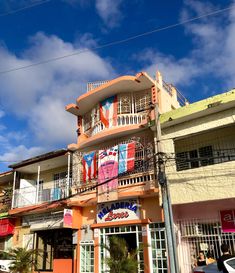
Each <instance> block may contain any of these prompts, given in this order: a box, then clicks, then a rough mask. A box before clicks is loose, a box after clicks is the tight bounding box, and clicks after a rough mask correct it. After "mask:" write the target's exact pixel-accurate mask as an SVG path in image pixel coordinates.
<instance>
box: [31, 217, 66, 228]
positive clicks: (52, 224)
mask: <svg viewBox="0 0 235 273" xmlns="http://www.w3.org/2000/svg"><path fill="white" fill-rule="evenodd" d="M63 224H64V219H63V218H62V219H60V220H59V221H58V220H48V221H45V222H43V223H35V224H31V226H30V230H32V231H36V230H48V229H58V228H63Z"/></svg>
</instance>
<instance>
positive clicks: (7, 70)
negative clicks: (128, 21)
mask: <svg viewBox="0 0 235 273" xmlns="http://www.w3.org/2000/svg"><path fill="white" fill-rule="evenodd" d="M48 1H49V0H48ZM234 7H235V5H231V6H229V7H226V8H223V9H219V10H215V11H212V12H209V13H205V14H202V15H199V16H196V17H193V18H191V19H187V20H183V21H181V22H179V23H175V24H171V25H168V26H165V27H160V28H155V29H152V30H150V31H146V32H143V33H139V34H137V35H133V36H129V37H127V38H124V39H121V40H116V41H112V42H109V43H106V44H103V45H99V46H94V47H91V48H89V49H88V48H85V49H81V50H78V51H76V52H74V53H70V54H66V55H63V56H58V57H54V58H50V59H46V60H41V61H39V62H37V63H32V64H29V65H25V66H20V67H14V68H11V69H6V70H2V71H0V74H1V75H2V74H7V73H10V72H15V71H19V70H23V69H27V68H31V67H34V66H38V65H42V64H47V63H50V62H54V61H58V60H62V59H65V58H69V57H72V56H76V55H80V54H82V53H86V52H90V51H95V50H99V49H103V48H107V47H111V46H114V45H119V44H124V43H127V42H130V41H132V40H135V39H138V38H141V37H144V36H148V35H151V34H153V33H157V32H160V31H164V30H168V29H172V28H175V27H178V26H182V25H184V24H187V23H191V22H193V21H196V20H199V19H202V18H205V17H208V16H212V15H215V14H219V13H222V12H225V11H228V10H231V9H233V8H234Z"/></svg>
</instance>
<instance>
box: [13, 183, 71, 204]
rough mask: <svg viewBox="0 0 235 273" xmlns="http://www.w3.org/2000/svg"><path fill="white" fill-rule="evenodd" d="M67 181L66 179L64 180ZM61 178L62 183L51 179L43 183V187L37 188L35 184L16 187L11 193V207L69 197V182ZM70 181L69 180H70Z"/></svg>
mask: <svg viewBox="0 0 235 273" xmlns="http://www.w3.org/2000/svg"><path fill="white" fill-rule="evenodd" d="M66 181H67V180H66ZM66 181H65V180H63V181H62V182H63V185H62V186H60V185H61V183H60V182H61V181H59V180H58V181H51V182H47V183H45V184H44V185H43V186H44V187H43V188H39V189H38V190H37V187H36V186H30V187H25V188H22V189H16V190H14V193H13V198H14V202H13V207H12V208H21V207H26V206H32V205H37V204H41V203H44V202H51V201H55V200H60V199H62V198H66V197H69V194H70V186H69V185H70V183H69V185H68V183H65V184H64V182H66ZM70 182H71V181H70ZM47 184H48V185H49V184H57V185H58V186H57V187H55V186H53V187H49V186H47Z"/></svg>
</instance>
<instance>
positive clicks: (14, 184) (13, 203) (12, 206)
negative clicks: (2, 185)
mask: <svg viewBox="0 0 235 273" xmlns="http://www.w3.org/2000/svg"><path fill="white" fill-rule="evenodd" d="M15 187H16V171H14V178H13V190H12V193H13V194H12V200H11V208H12V209H13V208H14V207H15V194H16V193H15Z"/></svg>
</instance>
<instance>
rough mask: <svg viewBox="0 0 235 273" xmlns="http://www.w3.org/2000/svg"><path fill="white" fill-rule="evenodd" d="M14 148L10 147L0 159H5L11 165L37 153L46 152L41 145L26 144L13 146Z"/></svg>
mask: <svg viewBox="0 0 235 273" xmlns="http://www.w3.org/2000/svg"><path fill="white" fill-rule="evenodd" d="M11 148H12V149H9V150H8V151H6V152H5V153H4V154H2V155H0V161H4V162H6V163H8V165H10V164H11V163H13V162H17V161H21V160H24V159H27V158H30V157H33V156H36V155H39V154H41V153H44V151H45V150H44V149H43V148H41V147H31V148H29V149H28V148H26V147H25V146H24V145H20V146H16V147H14V148H13V147H11Z"/></svg>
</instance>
